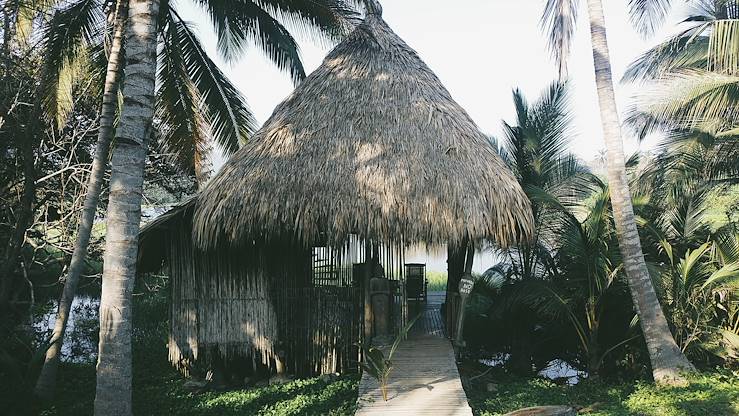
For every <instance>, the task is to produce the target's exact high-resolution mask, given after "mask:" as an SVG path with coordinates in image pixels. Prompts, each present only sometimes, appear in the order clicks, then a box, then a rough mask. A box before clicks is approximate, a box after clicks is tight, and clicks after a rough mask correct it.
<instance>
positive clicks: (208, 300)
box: [165, 216, 408, 376]
mask: <svg viewBox="0 0 739 416" xmlns="http://www.w3.org/2000/svg"><path fill="white" fill-rule="evenodd" d="M176 221H177V222H178V224H174V226H170V227H168V231H167V238H166V240H165V241H166V242H165V244H166V246H167V247H166V253H167V255H166V264H167V266H168V269H169V275H170V277H171V300H172V302H171V307H170V335H169V358H170V360H171V361H172V363H173V364H175V365H176V366H177V367H179V368H180V369H182V370H184V371H187V370H188V369H189V368H190V366H191V365H192V364H193V363H195V362H201V363H205V365H209V364H210V361H211V360H212V358H214V355H213V354H218V355H219V356H220V357H221V358H224V359H225V360H229V359H230V358H233V357H242V358H243V357H247V358H248V357H252V358H253V359H258V360H259V361H261V362H262V363H263V364H264V365H266V366H268V367H272V366H273V365H274V360H275V356H276V355H279V357H281V358H282V359H283V362H284V363H285V364H286V365H287V371H288V372H289V373H293V374H298V375H301V376H303V375H316V374H325V373H335V372H346V371H353V370H355V369H357V364H358V361H359V358H360V355H359V354H360V351H359V349H358V347H357V346H356V344H357V343H358V342H359V341H362V337H363V334H364V332H363V323H364V320H363V313H364V310H363V293H364V292H363V289H364V288H363V286H362V284H363V282H362V279H361V278H358V277H359V276H357V275H356V274H355V273H354V268H355V265H357V264H360V263H363V262H364V261H365V258H364V256H365V250H364V247H365V242H363V241H362V240H360V239H359V238H357V237H356V236H351V237H350V238H349V239H348V240H347V241H346V243H345V244H344V245H343V246H341V247H338V248H333V247H314V248H304V247H302V246H300V245H298V244H295V243H290V244H288V243H278V242H269V243H264V242H259V243H254V242H252V243H251V244H244V245H242V246H240V247H234V246H223V247H221V248H220V249H219V250H212V251H208V252H202V251H200V250H199V249H197V248H196V247H194V245H193V243H192V238H191V226H190V222H189V218H187V217H186V216H185V217H184V218H181V219H178V220H176ZM377 247H378V250H379V256H380V262H381V264H382V265H383V267H384V269H385V274H386V277H388V278H389V279H391V280H395V281H398V288H399V290H398V291H397V294H396V296H395V299H394V308H395V309H394V311H395V317H396V321H395V325H396V327H397V328H399V327H401V326H402V325H404V323H405V322H407V319H408V316H407V314H408V312H407V303H406V302H405V296H404V289H405V285H404V279H403V262H404V256H403V253H404V251H403V249H402V246H392V245H377Z"/></svg>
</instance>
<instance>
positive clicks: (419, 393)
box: [356, 292, 472, 416]
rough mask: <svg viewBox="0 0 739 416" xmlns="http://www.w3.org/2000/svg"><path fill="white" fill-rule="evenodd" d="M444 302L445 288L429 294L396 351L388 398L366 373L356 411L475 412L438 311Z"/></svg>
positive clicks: (462, 415)
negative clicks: (424, 304)
mask: <svg viewBox="0 0 739 416" xmlns="http://www.w3.org/2000/svg"><path fill="white" fill-rule="evenodd" d="M443 301H444V292H430V293H429V299H428V301H427V303H426V308H425V311H424V314H423V316H422V317H421V318H420V319H419V320H418V321H417V322H416V324H415V325H414V328H413V329H412V330H411V333H410V334H409V336H408V339H407V340H405V341H403V343H402V344H400V347H398V350H397V351H396V352H395V356H394V357H393V363H394V367H395V368H394V369H393V372H392V374H391V375H390V382H389V384H388V401H387V402H386V401H384V400H383V399H382V393H380V388H379V386H378V385H377V382H376V381H375V380H374V379H373V378H372V377H370V376H368V375H367V374H364V375H362V380H361V381H360V383H359V398H358V403H357V412H356V415H357V416H373V415H434V416H447V415H449V416H472V409H470V406H469V405H468V404H467V396H466V395H465V393H464V389H463V388H462V382H461V381H460V379H459V371H458V370H457V364H456V362H455V360H454V350H453V349H452V345H451V343H450V341H449V340H448V339H446V337H445V336H444V325H443V321H442V319H441V313H440V310H439V308H440V306H441V303H442V302H443Z"/></svg>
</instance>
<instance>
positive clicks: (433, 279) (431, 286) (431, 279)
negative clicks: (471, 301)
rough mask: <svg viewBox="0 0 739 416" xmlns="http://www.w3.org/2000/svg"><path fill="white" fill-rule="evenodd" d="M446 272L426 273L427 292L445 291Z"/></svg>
mask: <svg viewBox="0 0 739 416" xmlns="http://www.w3.org/2000/svg"><path fill="white" fill-rule="evenodd" d="M446 276H447V274H446V272H430V271H429V272H426V280H427V281H428V287H427V289H428V291H429V292H442V291H445V290H446Z"/></svg>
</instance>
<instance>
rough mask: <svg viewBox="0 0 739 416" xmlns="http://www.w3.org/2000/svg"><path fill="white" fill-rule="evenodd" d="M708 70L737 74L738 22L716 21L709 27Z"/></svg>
mask: <svg viewBox="0 0 739 416" xmlns="http://www.w3.org/2000/svg"><path fill="white" fill-rule="evenodd" d="M708 69H709V70H711V71H714V72H720V73H726V74H737V73H738V72H739V20H734V19H725V20H716V21H715V22H713V24H712V25H711V36H710V41H709V45H708Z"/></svg>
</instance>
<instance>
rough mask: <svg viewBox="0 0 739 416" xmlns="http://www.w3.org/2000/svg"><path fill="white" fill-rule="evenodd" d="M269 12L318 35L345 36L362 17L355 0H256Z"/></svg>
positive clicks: (333, 37) (330, 38) (323, 36)
mask: <svg viewBox="0 0 739 416" xmlns="http://www.w3.org/2000/svg"><path fill="white" fill-rule="evenodd" d="M254 2H255V3H256V4H257V5H259V6H260V7H261V8H263V9H264V10H266V11H267V12H268V13H269V14H271V15H273V16H277V17H278V18H280V19H281V20H284V21H286V22H287V24H289V25H290V26H291V27H295V28H298V29H301V30H302V31H303V32H305V33H306V34H309V35H312V37H314V38H317V39H319V40H320V39H323V38H327V39H328V40H331V41H338V40H341V39H342V38H343V37H344V36H346V35H347V34H348V33H349V32H350V31H351V30H352V29H353V28H354V27H355V26H356V25H357V24H358V23H359V22H360V21H361V20H360V15H359V13H358V11H357V9H356V7H354V6H353V5H352V4H351V3H349V2H347V1H344V0H295V1H283V0H255V1H254Z"/></svg>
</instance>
